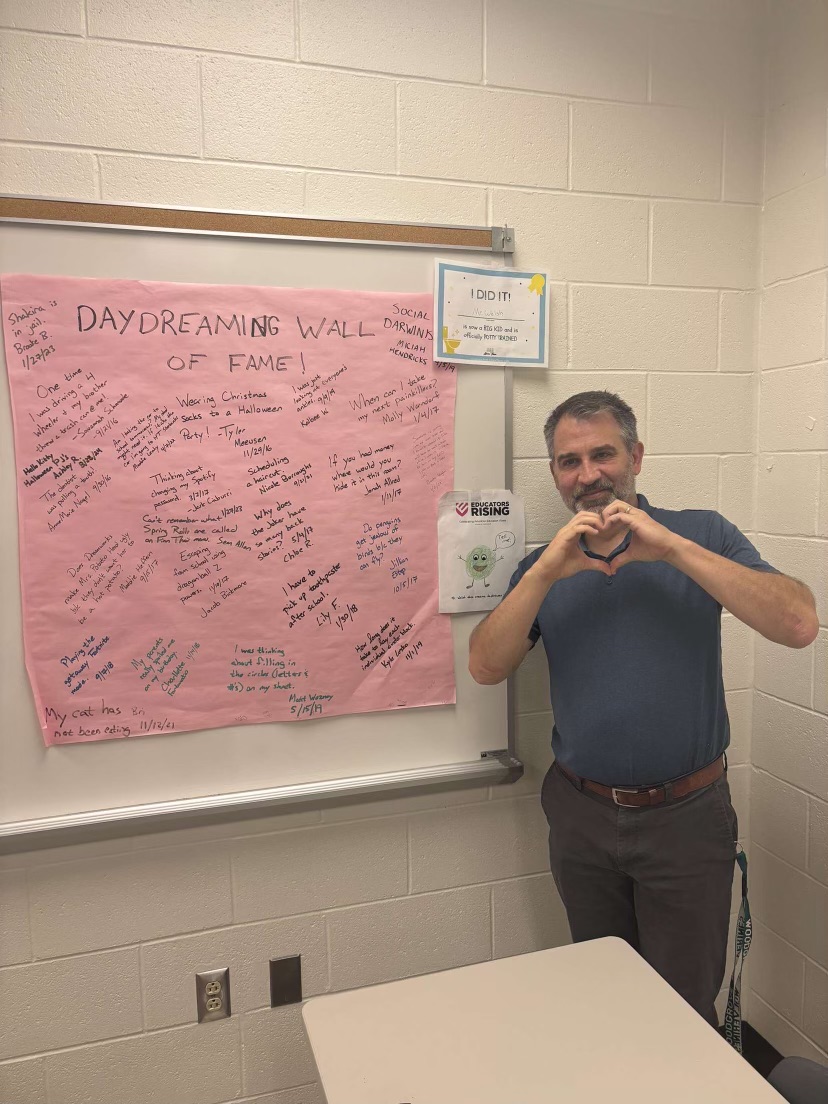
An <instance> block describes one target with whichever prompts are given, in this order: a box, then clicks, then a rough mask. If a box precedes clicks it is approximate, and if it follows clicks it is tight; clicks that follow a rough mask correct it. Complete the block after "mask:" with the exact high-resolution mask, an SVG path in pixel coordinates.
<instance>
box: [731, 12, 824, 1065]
mask: <svg viewBox="0 0 828 1104" xmlns="http://www.w3.org/2000/svg"><path fill="white" fill-rule="evenodd" d="M767 67H768V68H767V84H766V91H767V115H766V146H765V170H764V213H763V219H762V224H763V235H762V239H763V240H762V257H761V260H762V310H761V336H760V341H759V369H760V373H759V419H758V433H757V451H758V454H759V472H758V502H757V517H756V524H757V529H758V530H759V532H760V533H761V541H760V543H761V547H762V549H763V550H764V552H765V554H766V555H767V556H768V558H769V559H771V560H772V561H773V562H774V563H775V564H778V566H779V567H780V568H781V569H782V570H783V571H787V572H788V573H789V574H791V575H795V576H797V577H798V578H800V579H804V580H805V581H806V582H807V583H809V585H810V586H811V588H812V589H813V590H814V592H815V593H816V595H817V605H818V608H819V610H820V620H821V623H822V625H823V626H824V625H825V624H826V619H827V618H828V541H826V539H825V538H826V537H828V452H827V451H826V450H828V360H827V359H826V358H828V348H827V347H826V333H827V332H828V331H826V288H828V178H827V177H826V172H825V169H826V123H828V4H826V3H825V2H824V0H816V2H814V0H795V2H791V0H784V2H782V0H774V2H773V3H772V4H771V6H770V21H769V25H768V56H767ZM755 687H756V689H755V700H754V731H753V753H752V763H753V777H752V792H751V851H750V861H751V866H752V870H751V875H752V885H753V893H752V898H753V911H754V914H755V917H756V938H755V942H754V949H753V950H752V951H751V959H752V961H751V970H750V982H751V989H752V994H751V1001H750V1019H751V1022H752V1023H753V1024H754V1026H755V1027H756V1028H757V1029H758V1030H759V1031H761V1032H762V1034H764V1035H765V1036H766V1038H768V1039H769V1040H771V1042H773V1043H774V1045H775V1046H776V1047H778V1049H779V1050H780V1051H782V1052H783V1053H786V1054H801V1055H803V1056H805V1057H809V1058H815V1059H817V1060H821V1061H823V1062H825V1061H828V716H826V714H828V630H826V629H825V628H822V629H821V630H820V634H819V638H818V640H817V642H816V644H815V645H814V646H813V647H811V648H808V649H806V650H804V651H801V652H800V651H790V650H789V649H786V648H780V647H778V646H777V645H774V644H771V643H769V642H768V641H766V640H763V639H761V638H757V641H756V670H755Z"/></svg>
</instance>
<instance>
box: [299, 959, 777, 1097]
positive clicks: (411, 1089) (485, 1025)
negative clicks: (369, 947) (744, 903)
mask: <svg viewBox="0 0 828 1104" xmlns="http://www.w3.org/2000/svg"><path fill="white" fill-rule="evenodd" d="M302 1015H303V1017H304V1021H305V1028H306V1030H307V1033H308V1037H309V1039H310V1043H311V1047H312V1049H313V1053H314V1057H315V1058H316V1064H317V1067H318V1069H319V1075H320V1079H321V1081H322V1087H323V1089H324V1090H325V1095H326V1097H327V1100H328V1104H402V1102H407V1104H564V1102H565V1104H650V1102H653V1104H656V1102H657V1104H747V1102H748V1101H749V1102H750V1104H780V1101H782V1097H781V1096H780V1095H779V1094H778V1093H777V1092H776V1091H775V1090H774V1089H772V1088H771V1087H770V1085H768V1084H767V1082H766V1081H765V1080H764V1079H763V1078H761V1077H760V1076H759V1074H758V1073H756V1072H755V1071H754V1070H753V1069H752V1068H751V1067H750V1066H749V1065H748V1064H747V1062H745V1061H744V1059H742V1058H741V1057H740V1056H739V1055H738V1054H737V1053H736V1052H735V1051H734V1050H733V1049H732V1048H731V1047H730V1046H729V1045H728V1044H727V1043H726V1042H725V1041H724V1039H722V1038H721V1037H720V1036H719V1035H718V1033H717V1032H715V1031H714V1030H713V1028H712V1027H710V1026H709V1024H707V1023H706V1022H705V1021H704V1020H703V1019H702V1018H701V1017H700V1016H698V1015H697V1014H696V1013H695V1012H694V1011H693V1010H692V1009H691V1008H690V1007H689V1005H687V1004H686V1003H685V1002H684V1001H683V1000H682V999H681V997H679V996H678V995H677V994H676V993H675V992H673V990H672V989H671V988H670V987H669V986H668V985H667V983H666V982H664V981H663V980H662V979H661V978H660V977H659V976H658V974H657V973H656V972H655V971H654V970H653V969H651V967H649V966H648V965H647V964H646V963H645V962H644V960H643V959H642V958H640V957H639V955H637V954H636V953H635V952H634V951H633V950H631V948H630V947H628V946H627V944H626V943H624V942H622V941H621V940H620V939H596V940H594V941H593V942H591V943H580V944H576V945H574V946H568V947H559V948H556V949H555V950H549V951H536V952H534V953H533V954H526V955H518V956H516V957H514V958H506V959H500V960H498V961H495V962H481V963H479V964H478V965H475V966H464V967H462V968H460V969H457V970H446V971H444V972H443V973H438V974H428V975H426V976H424V977H415V978H407V979H405V980H404V981H393V982H389V983H387V984H385V985H375V986H370V987H368V988H365V989H353V990H351V991H349V992H345V993H332V994H328V995H325V996H321V997H313V998H312V999H311V1000H309V1001H307V1003H306V1004H305V1005H304V1008H303V1010H302Z"/></svg>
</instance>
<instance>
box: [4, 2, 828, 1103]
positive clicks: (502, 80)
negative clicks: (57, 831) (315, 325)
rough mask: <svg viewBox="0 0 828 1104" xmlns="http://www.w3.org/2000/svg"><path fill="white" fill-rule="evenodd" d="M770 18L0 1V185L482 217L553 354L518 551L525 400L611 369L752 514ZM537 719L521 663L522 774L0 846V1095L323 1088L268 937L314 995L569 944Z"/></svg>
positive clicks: (685, 477) (549, 491) (26, 1097)
mask: <svg viewBox="0 0 828 1104" xmlns="http://www.w3.org/2000/svg"><path fill="white" fill-rule="evenodd" d="M761 8H762V6H761V5H757V4H755V3H753V2H752V0H606V2H605V3H604V4H602V5H596V4H592V3H588V2H587V0H567V2H559V0H546V2H544V3H541V2H530V0H455V2H453V3H451V4H445V3H436V2H434V0H324V2H323V0H295V2H294V0H271V2H270V3H268V4H267V5H263V4H260V3H256V2H255V0H236V3H235V4H234V5H228V4H224V3H219V2H218V0H132V2H131V3H129V4H123V3H119V2H117V0H86V2H85V3H84V0H60V2H55V3H49V4H46V3H35V2H32V0H28V2H27V0H4V3H3V4H2V8H0V13H2V14H1V15H0V18H2V22H3V23H4V24H5V25H6V26H7V27H8V28H9V29H8V30H7V31H6V32H4V33H3V35H2V50H3V56H4V59H5V60H4V65H3V81H4V84H5V93H4V98H5V106H6V110H5V117H4V119H3V121H2V123H0V128H2V129H0V142H1V143H2V145H1V146H0V156H1V157H2V166H3V181H2V185H3V188H4V190H6V191H11V192H20V193H26V194H34V195H38V194H39V195H57V196H68V197H77V198H99V199H104V200H113V201H124V202H138V203H140V202H148V203H158V204H170V205H194V206H208V207H209V206H217V207H225V208H239V209H265V210H267V209H269V210H274V211H280V212H283V213H302V212H306V213H308V214H314V215H331V216H352V217H365V218H378V219H412V218H419V219H423V220H434V221H444V222H458V223H488V222H493V221H498V222H503V221H506V220H508V222H509V224H510V225H514V226H515V227H516V228H517V232H518V241H519V244H520V251H519V253H518V255H517V256H516V258H515V261H516V263H517V264H519V265H524V264H525V265H527V266H530V267H534V266H535V265H538V266H544V267H546V268H548V270H549V272H550V274H551V278H552V280H553V287H552V291H553V323H552V334H553V344H552V357H553V360H552V369H551V370H550V371H549V372H529V373H523V374H521V376H520V378H519V379H518V381H517V383H516V388H515V419H514V442H515V449H514V452H515V457H516V459H515V483H516V486H517V488H518V489H519V490H521V491H522V492H523V493H524V494H525V496H526V499H527V505H528V526H529V540H530V541H531V542H540V541H544V540H547V539H549V537H550V536H551V535H552V533H553V532H554V531H555V529H556V528H557V527H558V525H559V524H561V523H562V521H563V520H564V517H563V514H562V512H561V509H560V508H559V506H558V504H557V503H556V501H555V492H554V488H553V487H552V485H551V482H550V480H549V477H548V473H547V471H546V462H545V460H544V458H543V444H542V437H541V433H540V426H541V423H542V420H543V417H544V416H545V414H546V412H547V411H548V409H549V408H550V407H551V406H552V405H554V404H555V403H556V402H557V401H559V400H560V399H561V398H563V397H564V396H565V395H567V394H569V393H572V392H573V391H575V390H581V389H583V388H587V387H604V386H608V387H611V388H614V389H616V390H618V391H620V392H621V394H623V395H624V396H625V397H626V398H627V399H628V400H629V401H630V402H631V403H632V404H633V405H634V407H635V408H636V410H637V412H638V414H639V417H640V422H641V430H642V437H643V440H644V441H645V444H646V447H647V458H646V460H645V468H644V473H643V476H642V479H641V488H642V490H643V491H644V492H645V493H647V494H648V495H649V496H650V497H651V499H652V500H653V501H654V502H656V503H658V504H660V505H663V506H668V507H669V506H675V507H678V506H696V507H711V508H718V509H720V510H722V512H723V513H725V514H726V515H727V516H728V517H730V518H731V519H732V520H733V521H734V522H736V523H737V524H738V525H740V526H741V527H742V528H744V529H745V530H746V531H748V532H753V531H754V528H755V515H754V489H755V485H756V465H755V447H754V445H755V432H756V419H755V404H756V401H757V389H756V379H757V375H756V370H755V369H756V365H755V351H756V342H755V318H756V305H757V303H756V300H757V296H756V294H755V291H756V287H757V271H758V269H757V262H758V252H757V251H758V244H759V231H760V225H759V218H760V204H761V199H762V193H761V151H762V65H761V58H762V49H761V46H762V42H761V32H762V28H761V16H762V10H761ZM800 360H801V358H799V359H798V360H797V361H796V363H799V362H800ZM786 398H787V392H786V393H785V396H784V399H786ZM784 399H783V397H782V396H780V397H779V398H778V400H777V401H778V402H779V404H780V411H779V412H778V413H777V415H776V421H777V422H778V421H779V420H780V419H781V417H782V414H781V410H782V408H783V402H784ZM769 418H770V424H775V423H774V421H773V418H774V416H773V415H769ZM768 447H774V448H775V447H777V446H776V444H775V443H774V444H773V445H769V446H768ZM790 493H791V496H796V495H797V494H798V490H797V489H794V488H791V489H790ZM823 503H824V497H823ZM769 551H772V550H771V549H770V548H769ZM783 566H784V565H783ZM724 637H725V662H726V685H727V690H728V706H729V709H730V715H731V720H732V725H733V733H734V744H733V749H732V753H731V756H730V761H731V778H732V785H733V790H734V794H735V799H736V803H737V806H738V811H739V815H740V821H741V825H742V829H741V834H742V836H743V838H744V839H745V840H747V837H748V789H749V781H750V779H749V774H750V767H749V756H750V728H751V717H752V706H753V701H752V699H753V639H752V634H751V633H750V632H749V631H748V630H746V629H745V628H744V627H743V626H741V624H740V623H738V622H736V621H734V619H733V618H730V617H726V618H725V627H724ZM760 697H761V695H760ZM789 708H794V707H789ZM550 725H551V717H550V714H549V712H548V699H547V695H546V688H545V676H544V673H543V663H542V658H541V657H540V655H534V656H533V657H532V658H531V659H530V661H529V662H528V664H527V665H526V667H525V669H524V670H523V671H522V672H521V674H520V677H519V679H518V736H519V750H520V752H521V754H522V755H523V757H524V758H525V759H526V761H527V768H528V769H527V776H526V778H525V780H524V781H522V782H521V783H520V784H519V785H518V786H516V787H514V788H512V789H508V790H506V791H500V790H499V791H497V792H488V791H485V790H484V791H479V792H474V791H472V792H464V793H455V794H448V795H443V796H437V797H423V796H416V797H411V798H407V799H400V800H394V801H379V802H375V803H372V804H357V805H341V806H339V807H336V808H328V809H325V810H324V811H323V810H319V809H311V810H308V811H306V812H299V813H293V814H288V815H283V816H280V817H271V818H265V819H262V820H261V821H258V822H253V823H249V822H248V823H246V824H244V825H237V826H235V827H231V828H222V829H219V828H214V829H211V830H201V831H188V832H179V833H170V834H163V835H158V836H155V837H141V838H136V839H133V840H129V841H127V842H125V843H124V842H120V841H118V842H111V843H108V844H101V845H96V846H86V847H78V848H72V849H61V850H56V851H52V852H50V853H46V854H37V855H33V856H30V857H28V856H22V857H13V858H7V859H3V860H2V863H0V893H2V898H3V908H2V911H0V925H2V927H1V928H0V966H2V969H0V986H2V988H3V992H4V993H5V994H6V996H5V999H4V1001H3V1002H2V1003H0V1040H2V1041H1V1042H0V1047H2V1049H0V1100H3V1101H6V1100H8V1101H9V1102H14V1104H35V1102H36V1104H42V1102H47V1104H80V1102H81V1101H82V1102H83V1104H110V1102H111V1101H112V1100H118V1101H119V1102H122V1104H149V1102H151V1101H153V1102H154V1101H167V1100H169V1101H173V1100H175V1102H176V1104H223V1102H225V1101H230V1100H240V1099H244V1100H247V1101H251V1100H257V1101H259V1104H319V1101H320V1100H321V1096H320V1093H319V1090H318V1088H317V1087H316V1086H315V1078H314V1069H313V1064H312V1061H311V1058H310V1055H309V1053H308V1050H307V1047H306V1045H305V1043H304V1041H303V1034H302V1030H301V1025H300V1021H299V1017H298V1014H297V1010H296V1009H286V1010H283V1011H272V1010H270V1009H269V1008H268V1007H267V1004H268V997H267V986H266V977H265V970H264V966H265V962H266V959H267V958H268V956H270V955H277V954H289V953H296V952H300V953H302V955H303V960H304V967H305V989H306V993H307V994H312V993H318V992H323V991H326V990H328V989H338V988H343V987H350V986H356V985H362V984H368V983H372V982H377V981H381V980H385V979H389V978H395V977H400V976H405V975H407V974H413V973H417V972H422V971H427V970H433V969H440V968H444V967H450V966H455V965H460V964H464V963H468V962H473V961H478V960H481V959H486V958H489V957H492V956H502V955H509V954H515V953H519V952H522V951H528V950H532V949H535V948H539V947H543V946H549V945H554V944H557V943H561V942H563V941H565V940H566V938H567V933H566V927H565V923H564V920H563V916H562V910H561V906H560V903H559V902H558V901H557V899H556V896H555V893H554V889H553V887H552V885H551V880H550V878H549V876H548V874H546V873H545V870H546V841H545V835H546V833H545V824H544V822H543V818H542V815H541V814H540V811H539V808H538V800H537V789H538V785H539V779H540V777H541V776H542V773H543V771H544V770H545V768H546V766H547V763H548V752H547V745H548V737H549V729H550ZM817 735H818V734H817ZM814 739H816V736H815V737H814ZM815 758H816V752H815ZM822 761H823V760H820V762H822ZM823 796H824V795H823ZM225 963H227V964H229V965H230V967H231V970H232V976H233V997H234V1008H235V1011H234V1015H233V1016H232V1018H231V1019H229V1020H226V1021H220V1022H218V1023H214V1024H210V1025H204V1026H197V1025H195V1024H194V1023H193V1020H194V1008H193V1002H192V999H191V998H192V990H193V981H192V974H193V972H194V971H195V970H196V969H202V968H207V967H211V966H215V965H221V964H225ZM67 1010H71V1014H68V1013H67Z"/></svg>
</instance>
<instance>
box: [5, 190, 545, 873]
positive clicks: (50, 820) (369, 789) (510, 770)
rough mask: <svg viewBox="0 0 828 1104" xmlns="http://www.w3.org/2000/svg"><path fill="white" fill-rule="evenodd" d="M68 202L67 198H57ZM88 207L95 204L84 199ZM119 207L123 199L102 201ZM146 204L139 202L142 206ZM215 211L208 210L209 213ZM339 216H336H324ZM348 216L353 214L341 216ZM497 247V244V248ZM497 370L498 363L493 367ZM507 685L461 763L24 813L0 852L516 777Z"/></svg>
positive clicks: (8, 826) (301, 238)
mask: <svg viewBox="0 0 828 1104" xmlns="http://www.w3.org/2000/svg"><path fill="white" fill-rule="evenodd" d="M8 198H20V199H37V198H40V197H31V196H19V197H9V196H0V201H2V200H3V199H8ZM61 202H66V203H70V202H72V201H61ZM89 206H94V204H92V203H90V204H89ZM107 206H122V207H126V206H127V205H125V204H118V205H115V204H108V205H107ZM149 206H150V205H142V207H143V208H144V209H146V208H148V207H149ZM153 209H156V210H163V211H169V210H176V211H199V210H204V209H200V208H181V207H176V208H166V207H154V208H153ZM213 213H215V212H213ZM228 213H232V214H244V213H248V214H255V213H254V212H228ZM327 221H331V222H334V221H342V220H327ZM348 221H349V222H351V221H355V220H348ZM5 222H9V223H18V224H33V225H54V226H56V227H67V228H68V227H77V228H84V229H95V228H100V229H101V230H104V231H106V230H116V231H128V232H130V233H136V234H139V235H141V234H144V233H165V234H185V235H197V236H221V237H230V238H242V239H248V238H260V239H261V238H265V239H273V240H275V241H278V240H289V241H297V242H308V243H322V242H324V243H325V244H332V245H360V246H366V245H367V246H372V245H374V246H380V247H382V246H392V247H395V248H400V247H407V248H415V249H431V250H435V249H436V250H444V249H451V248H454V249H459V250H467V251H471V250H475V249H476V250H477V251H480V252H491V253H493V254H495V255H499V256H502V257H503V259H504V261H505V260H506V255H507V254H508V253H511V251H512V250H513V249H514V230H512V229H511V228H507V227H502V228H501V227H474V228H472V227H454V228H453V229H458V230H459V229H477V230H481V229H485V230H491V231H492V246H491V249H490V250H481V249H480V247H470V246H467V245H466V246H449V245H445V244H436V243H424V242H404V241H400V240H393V239H391V240H377V239H346V238H340V237H331V238H320V237H307V236H305V235H298V234H297V235H286V234H275V233H274V234H264V233H261V234H250V233H240V232H236V231H227V230H208V229H191V228H175V227H154V226H145V225H135V224H134V223H132V224H130V223H127V224H123V225H120V224H115V223H110V222H101V223H97V222H92V221H77V222H70V221H66V220H59V221H58V220H50V219H43V218H25V217H23V218H21V217H9V216H7V215H4V214H2V207H0V223H5ZM366 225H372V226H376V225H386V226H408V225H410V224H409V223H382V224H379V223H370V224H366ZM498 246H500V247H501V248H498ZM491 370H492V371H498V370H499V369H498V368H492V369H491ZM503 371H504V400H505V402H504V414H505V426H504V434H505V462H506V471H505V473H504V474H505V482H506V486H507V487H508V488H509V489H511V488H512V484H513V471H512V385H513V376H512V371H511V369H509V368H506V369H505V370H503ZM513 707H514V687H513V681H512V679H511V678H510V679H509V680H508V681H507V688H506V716H507V739H508V745H507V747H506V748H495V749H491V750H487V751H485V752H483V753H481V756H480V758H479V759H478V760H473V761H470V762H461V763H451V764H439V765H435V766H431V767H417V768H412V769H408V770H403V771H386V772H378V773H375V774H363V775H354V776H352V777H345V778H336V779H327V780H322V781H316V782H311V783H304V784H293V785H288V786H277V787H269V788H265V789H251V790H241V791H236V792H231V793H225V794H213V795H207V796H202V797H193V798H181V799H176V800H173V801H158V802H148V803H144V804H132V805H124V806H115V807H111V808H101V809H93V810H89V811H85V812H77V813H69V814H59V815H55V816H47V817H39V818H35V819H30V820H18V821H11V822H6V823H2V822H0V855H2V854H10V853H15V852H19V851H28V850H36V849H41V848H46V847H55V846H66V845H70V844H76V843H83V842H90V841H93V840H100V839H104V838H106V839H111V838H116V837H125V836H130V835H138V834H143V833H148V832H157V831H163V830H172V829H181V828H188V827H195V826H200V825H206V824H215V823H220V822H222V821H230V820H244V819H246V818H249V817H252V816H262V815H267V814H268V813H276V812H279V811H282V810H283V809H285V808H287V807H291V808H296V807H301V806H308V805H315V806H318V805H319V804H320V803H325V802H332V801H334V800H337V799H341V798H359V797H367V798H370V797H374V796H388V795H394V796H397V795H402V794H404V793H406V792H410V791H413V790H423V789H428V790H445V789H451V788H461V787H467V786H484V785H504V784H511V783H514V782H517V781H518V780H519V779H520V778H521V777H522V775H523V772H524V771H523V763H522V762H521V761H520V759H519V758H518V757H517V755H516V753H515V722H514V708H513Z"/></svg>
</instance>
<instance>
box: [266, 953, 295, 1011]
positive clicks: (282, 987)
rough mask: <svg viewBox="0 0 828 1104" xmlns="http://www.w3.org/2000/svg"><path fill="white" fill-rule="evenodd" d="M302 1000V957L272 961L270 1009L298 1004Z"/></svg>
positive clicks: (272, 959)
mask: <svg viewBox="0 0 828 1104" xmlns="http://www.w3.org/2000/svg"><path fill="white" fill-rule="evenodd" d="M301 999H302V956H301V955H290V956H289V957H288V958H271V960H270V1007H271V1008H281V1007H282V1005H283V1004H298V1003H299V1002H300V1001H301Z"/></svg>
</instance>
